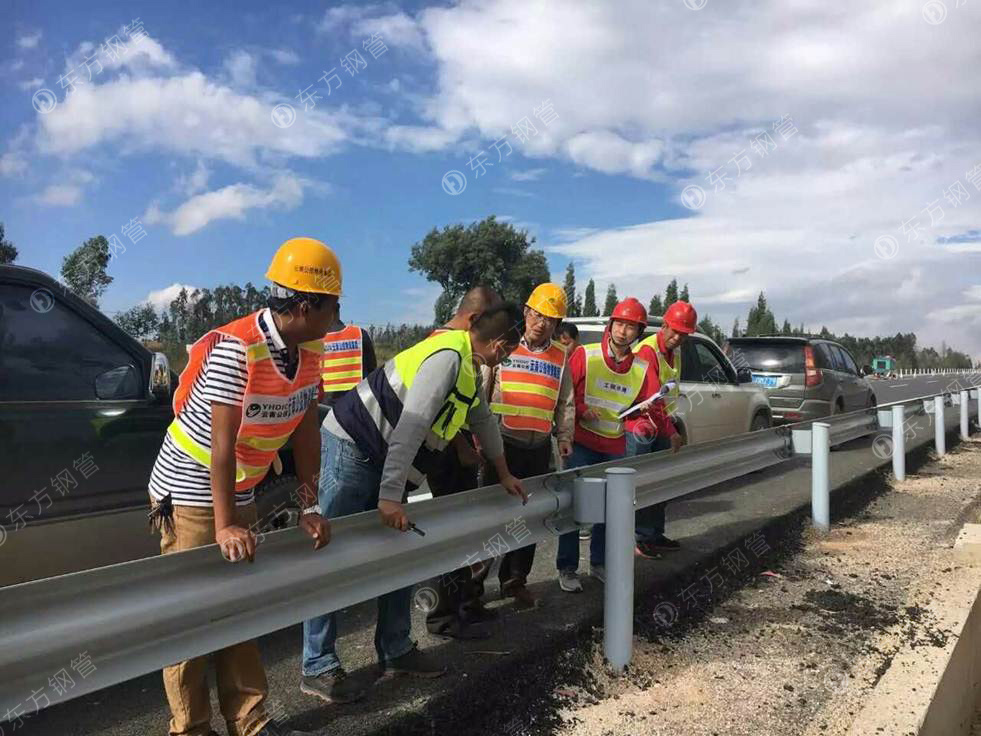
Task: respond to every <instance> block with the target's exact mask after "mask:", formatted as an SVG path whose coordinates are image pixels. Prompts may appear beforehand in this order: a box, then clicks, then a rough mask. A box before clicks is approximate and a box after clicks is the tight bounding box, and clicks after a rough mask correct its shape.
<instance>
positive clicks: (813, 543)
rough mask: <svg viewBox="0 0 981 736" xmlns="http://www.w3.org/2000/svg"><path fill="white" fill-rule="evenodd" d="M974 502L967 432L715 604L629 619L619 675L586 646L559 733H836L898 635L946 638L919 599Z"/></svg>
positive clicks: (719, 573) (941, 574)
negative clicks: (627, 661)
mask: <svg viewBox="0 0 981 736" xmlns="http://www.w3.org/2000/svg"><path fill="white" fill-rule="evenodd" d="M979 502H981V441H978V440H974V441H971V442H968V443H964V444H961V445H960V446H958V447H957V448H956V449H955V450H954V451H953V452H952V453H950V454H948V455H947V456H946V457H944V458H942V459H939V460H937V459H935V458H934V459H932V460H931V461H930V462H928V463H927V464H925V465H924V466H923V467H922V468H921V469H920V470H919V471H918V472H916V473H915V474H909V475H908V477H907V480H906V481H905V482H903V483H896V484H893V486H892V488H891V490H890V491H889V492H886V493H884V494H883V495H880V496H878V497H877V498H876V499H874V500H873V501H872V502H871V503H869V504H868V505H867V506H865V507H864V509H862V510H860V511H859V512H858V513H856V514H855V515H853V516H852V517H850V518H846V519H841V520H836V521H835V523H834V525H833V528H832V531H831V533H830V534H829V535H828V536H826V537H824V538H821V537H818V536H817V535H815V534H813V533H811V532H810V531H808V532H807V533H805V536H804V539H803V544H802V545H800V549H799V550H798V551H796V552H794V553H791V554H786V555H783V556H782V561H781V562H779V563H777V566H776V567H775V568H774V569H772V570H767V571H765V572H764V573H762V574H758V575H755V576H754V577H753V578H752V579H751V580H750V582H749V584H740V585H739V586H736V585H733V588H736V589H735V590H733V591H729V592H727V593H726V594H725V595H724V596H722V598H723V599H722V600H721V602H718V603H715V604H714V605H713V604H712V602H711V599H709V600H708V601H705V600H702V599H701V598H699V596H698V595H695V594H691V595H687V596H682V597H680V598H672V599H671V600H670V601H667V602H665V603H662V604H660V605H658V606H657V607H656V608H655V609H654V619H655V620H654V621H652V622H647V621H638V622H637V627H636V630H637V631H638V632H641V633H643V634H644V636H643V637H641V636H638V637H637V639H636V640H635V656H634V661H633V663H632V664H631V667H630V669H629V672H628V673H627V675H626V676H625V677H622V678H612V677H610V676H609V675H608V674H607V673H606V671H605V669H604V667H603V663H602V661H601V659H600V655H599V654H598V653H597V654H596V655H594V658H593V661H592V664H591V665H590V667H589V672H588V673H587V676H586V677H585V678H580V679H578V680H577V683H578V684H575V685H569V686H568V687H562V686H560V687H559V688H557V689H556V691H555V693H554V695H555V696H556V697H557V698H558V699H559V703H560V709H559V716H560V718H561V723H562V725H561V726H560V727H559V729H558V730H557V733H560V734H563V736H620V735H621V734H622V735H624V736H627V735H629V736H640V735H641V734H649V735H651V736H674V735H675V734H677V735H679V736H681V735H684V736H701V735H702V734H704V735H706V736H709V735H711V736H721V735H722V734H726V735H728V734H733V735H743V734H745V735H746V736H750V735H751V736H761V735H763V734H780V735H781V736H785V735H787V736H789V735H800V736H818V735H820V736H831V735H832V734H842V735H843V734H845V733H846V732H847V731H848V728H849V726H850V724H851V722H852V720H853V719H854V718H855V716H856V714H858V713H859V712H860V710H861V708H862V706H863V705H864V702H865V700H866V699H867V696H868V694H869V692H870V690H871V689H872V688H873V687H874V686H875V684H876V683H877V682H878V680H879V678H880V677H881V676H882V674H883V673H884V672H885V671H886V670H887V669H888V668H889V664H890V662H891V660H892V657H893V656H894V655H895V654H896V652H897V651H899V649H900V648H901V647H904V646H912V647H935V646H944V644H945V642H946V641H947V639H948V637H949V636H950V635H951V632H949V631H944V630H941V629H940V628H938V627H937V626H936V625H935V622H934V621H933V620H932V616H931V615H930V614H929V613H928V612H927V611H925V610H924V607H925V605H926V603H927V602H928V601H930V600H931V598H932V597H933V595H934V593H935V592H936V591H937V590H938V589H940V588H941V587H942V586H944V585H945V581H947V580H949V579H950V578H951V576H954V575H957V574H958V569H959V568H958V566H957V564H955V563H954V562H953V560H952V555H951V548H952V545H953V541H954V538H955V537H956V535H957V531H958V530H959V529H960V527H961V525H962V524H963V523H964V522H965V521H972V522H973V521H976V520H977V516H978V514H977V509H978V507H979ZM746 546H747V548H750V545H749V544H748V543H747V545H746ZM748 554H749V552H747V551H745V550H743V551H742V555H743V556H744V557H745V556H747V555H748ZM777 557H779V555H777ZM764 559H765V558H764ZM736 563H738V559H737V560H735V562H734V564H733V565H732V566H731V569H730V571H732V570H735V569H736V567H738V564H736ZM645 564H649V563H645ZM730 571H727V570H726V569H723V568H721V567H720V568H718V569H716V570H715V571H708V572H707V580H708V582H707V583H706V585H709V587H710V589H711V588H712V583H713V582H714V583H715V586H714V587H715V588H716V589H718V588H720V587H723V586H724V585H725V581H726V578H727V575H728V573H729V572H730ZM703 587H704V586H703ZM716 592H717V590H716ZM718 598H719V596H715V599H716V600H718ZM685 617H690V618H691V619H692V620H693V622H685V620H684V619H685ZM686 623H688V624H689V625H686ZM583 682H585V683H587V684H585V685H584V684H582V683H583ZM916 686H917V683H916V682H911V683H910V687H911V688H915V687H916ZM975 733H978V734H981V729H979V730H976V731H975ZM895 736H899V735H898V734H897V735H895Z"/></svg>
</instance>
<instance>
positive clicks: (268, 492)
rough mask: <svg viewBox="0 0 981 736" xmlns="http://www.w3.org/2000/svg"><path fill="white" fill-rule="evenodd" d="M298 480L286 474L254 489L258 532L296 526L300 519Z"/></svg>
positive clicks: (264, 482)
mask: <svg viewBox="0 0 981 736" xmlns="http://www.w3.org/2000/svg"><path fill="white" fill-rule="evenodd" d="M299 487H300V479H299V478H297V477H296V476H295V475H292V474H290V473H287V474H286V475H279V476H276V477H274V478H272V479H271V480H266V481H263V482H262V483H261V484H260V485H259V487H258V488H257V489H256V510H257V512H258V515H259V531H260V532H271V531H276V530H277V529H286V528H288V527H291V526H296V524H297V522H298V521H299V519H300V505H299V496H298V495H297V489H298V488H299Z"/></svg>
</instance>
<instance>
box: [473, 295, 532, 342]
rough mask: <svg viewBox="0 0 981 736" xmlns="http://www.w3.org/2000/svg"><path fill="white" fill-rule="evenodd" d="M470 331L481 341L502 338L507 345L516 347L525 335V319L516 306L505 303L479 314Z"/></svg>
mask: <svg viewBox="0 0 981 736" xmlns="http://www.w3.org/2000/svg"><path fill="white" fill-rule="evenodd" d="M471 329H473V330H474V331H475V332H476V333H477V337H479V338H480V339H481V340H485V341H490V340H499V339H501V338H504V340H505V341H506V342H507V344H508V345H517V344H518V343H519V342H521V336H522V335H524V334H525V318H524V315H523V314H522V311H521V310H520V309H519V308H518V306H517V305H516V304H512V303H511V302H505V303H503V304H498V305H497V306H495V307H491V308H490V309H488V310H486V311H484V312H481V314H480V316H479V317H477V319H475V320H474V322H473V327H472V328H471Z"/></svg>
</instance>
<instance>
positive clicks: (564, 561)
mask: <svg viewBox="0 0 981 736" xmlns="http://www.w3.org/2000/svg"><path fill="white" fill-rule="evenodd" d="M646 326H647V310H646V309H644V305H642V304H641V303H640V302H639V301H637V300H636V299H634V298H632V297H631V298H629V299H624V300H623V301H622V302H620V303H619V304H617V306H616V309H614V310H613V314H612V315H611V316H610V322H609V324H608V325H607V327H606V330H605V331H604V333H603V340H602V342H598V343H594V344H592V345H581V346H579V347H577V348H576V349H575V351H574V352H573V353H572V355H571V357H570V358H569V374H570V376H571V377H572V384H573V391H574V394H575V403H576V430H575V436H574V442H573V446H572V455H570V456H569V458H568V460H567V462H566V467H567V468H577V467H582V466H585V465H594V464H596V463H602V462H606V461H608V460H616V459H618V458H621V457H623V456H624V454H625V453H626V438H625V437H624V423H623V420H622V419H619V418H618V415H619V414H620V413H621V412H623V411H624V410H625V409H627V408H629V407H630V406H633V405H634V404H636V403H638V402H640V401H644V400H645V399H647V398H648V397H649V396H651V395H653V394H654V392H655V391H656V390H657V388H656V387H655V385H654V374H653V372H652V371H650V370H648V366H647V363H646V362H645V361H644V360H643V359H641V358H639V357H638V356H637V355H636V354H635V353H634V352H633V351H632V350H631V349H630V346H631V344H632V343H633V342H634V341H635V340H636V339H637V338H638V337H640V335H641V334H642V333H643V331H644V328H645V327H646ZM644 411H646V410H644ZM605 557H606V535H605V529H604V525H602V524H597V525H596V528H595V529H594V530H593V534H592V538H591V540H590V545H589V559H590V572H591V574H592V575H593V577H596V578H598V579H599V580H603V579H604V576H605V570H604V563H605ZM555 564H556V567H557V568H558V570H559V587H560V588H562V590H564V591H565V592H567V593H578V592H580V591H581V590H582V583H581V582H580V581H579V576H578V574H577V572H576V571H577V570H578V568H579V534H578V532H575V531H573V532H569V533H568V534H563V535H562V536H561V537H559V552H558V555H557V557H556V560H555Z"/></svg>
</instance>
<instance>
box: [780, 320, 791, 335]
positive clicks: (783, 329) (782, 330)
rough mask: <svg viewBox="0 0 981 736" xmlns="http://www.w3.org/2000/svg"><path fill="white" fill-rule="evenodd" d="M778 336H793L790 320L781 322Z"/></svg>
mask: <svg viewBox="0 0 981 736" xmlns="http://www.w3.org/2000/svg"><path fill="white" fill-rule="evenodd" d="M780 334H781V335H793V334H794V328H793V327H791V326H790V320H789V319H785V320H784V321H783V327H781V328H780Z"/></svg>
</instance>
